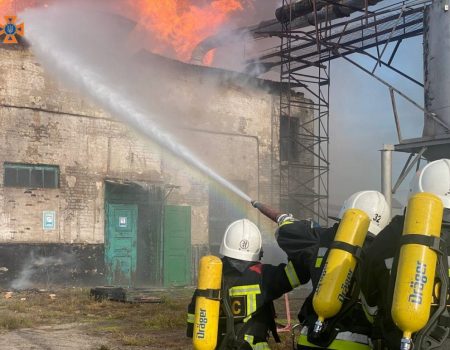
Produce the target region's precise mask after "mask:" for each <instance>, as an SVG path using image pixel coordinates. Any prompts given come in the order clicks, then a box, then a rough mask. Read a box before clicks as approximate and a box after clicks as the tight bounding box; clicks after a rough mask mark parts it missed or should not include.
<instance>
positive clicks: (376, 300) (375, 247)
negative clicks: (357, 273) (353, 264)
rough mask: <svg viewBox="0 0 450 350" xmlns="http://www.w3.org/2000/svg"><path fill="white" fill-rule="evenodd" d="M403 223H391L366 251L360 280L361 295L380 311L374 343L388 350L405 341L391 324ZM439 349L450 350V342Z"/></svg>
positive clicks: (396, 219)
mask: <svg viewBox="0 0 450 350" xmlns="http://www.w3.org/2000/svg"><path fill="white" fill-rule="evenodd" d="M403 222H404V216H396V217H394V218H393V219H392V221H391V222H390V223H389V225H388V226H386V227H385V228H384V229H383V230H382V231H381V232H380V233H379V234H378V236H377V237H376V239H375V240H374V242H373V243H372V244H371V246H370V248H369V249H368V250H367V252H366V257H365V260H364V263H363V265H362V275H363V276H364V278H363V279H362V280H361V291H362V292H363V293H364V295H365V296H366V301H367V304H368V305H369V306H371V307H376V308H378V311H377V316H376V318H375V325H374V329H373V334H372V339H373V341H374V342H376V341H377V339H380V340H381V341H382V342H383V343H384V347H385V348H387V349H389V350H390V349H395V350H397V349H399V347H400V340H401V337H402V332H401V331H400V330H399V329H398V328H397V326H396V325H395V324H394V321H393V320H392V316H391V307H392V298H393V293H394V286H395V276H396V272H397V265H398V256H399V252H400V247H401V245H400V239H401V237H402V232H403ZM443 227H445V225H444V226H443ZM446 230H447V229H446ZM449 243H450V242H449V241H448V238H447V242H446V244H447V255H448V252H450V248H449ZM432 312H433V308H432ZM413 340H414V339H413ZM439 349H446V350H447V349H450V342H448V341H447V342H446V343H445V344H444V345H442V346H441V347H439Z"/></svg>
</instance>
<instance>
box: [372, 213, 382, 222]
mask: <svg viewBox="0 0 450 350" xmlns="http://www.w3.org/2000/svg"><path fill="white" fill-rule="evenodd" d="M380 220H381V215H380V214H375V216H374V217H373V218H372V221H375V222H376V223H377V224H379V223H380Z"/></svg>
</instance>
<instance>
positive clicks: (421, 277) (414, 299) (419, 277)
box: [408, 261, 428, 304]
mask: <svg viewBox="0 0 450 350" xmlns="http://www.w3.org/2000/svg"><path fill="white" fill-rule="evenodd" d="M426 273H427V265H426V264H423V263H422V262H421V261H417V263H416V274H415V276H414V281H411V282H410V283H409V286H410V287H411V288H412V293H411V294H410V295H409V297H408V301H410V302H411V303H414V304H422V297H423V289H424V288H425V285H426V284H427V281H428V277H427V276H426Z"/></svg>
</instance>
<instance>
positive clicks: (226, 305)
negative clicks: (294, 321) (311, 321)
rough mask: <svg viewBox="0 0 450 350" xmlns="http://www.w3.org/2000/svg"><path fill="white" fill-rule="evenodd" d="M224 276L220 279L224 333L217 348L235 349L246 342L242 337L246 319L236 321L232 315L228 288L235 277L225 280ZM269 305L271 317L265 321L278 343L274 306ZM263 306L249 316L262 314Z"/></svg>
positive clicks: (232, 283) (247, 325)
mask: <svg viewBox="0 0 450 350" xmlns="http://www.w3.org/2000/svg"><path fill="white" fill-rule="evenodd" d="M224 280H225V278H223V279H222V289H221V293H220V294H221V302H222V306H223V308H222V310H223V312H224V314H225V317H226V334H225V336H224V337H223V339H222V341H221V342H220V345H219V346H218V348H217V349H218V350H231V349H233V350H235V349H242V348H243V346H244V345H245V344H246V341H245V339H244V335H245V332H246V331H247V330H248V328H249V323H248V321H247V322H246V323H243V322H239V321H238V322H236V318H235V317H234V315H233V312H232V310H231V300H230V294H229V289H230V287H231V286H233V285H234V284H235V282H236V280H237V277H234V278H233V277H231V278H227V282H225V281H224ZM268 307H270V311H271V313H272V315H271V316H272V317H269V318H268V319H267V321H268V322H269V324H268V328H269V331H270V332H271V333H272V336H273V338H274V339H275V341H276V342H277V343H280V342H281V340H280V337H279V336H278V333H277V327H276V324H275V320H274V317H275V308H274V306H273V302H271V303H270V305H268ZM265 311H266V309H265V308H259V309H258V310H257V311H256V312H254V313H253V314H251V316H250V317H251V318H253V317H255V316H257V315H260V314H262V313H263V312H265Z"/></svg>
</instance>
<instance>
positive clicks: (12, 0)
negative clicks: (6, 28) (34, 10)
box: [0, 0, 51, 23]
mask: <svg viewBox="0 0 450 350" xmlns="http://www.w3.org/2000/svg"><path fill="white" fill-rule="evenodd" d="M48 1H51V0H48ZM48 1H47V0H0V23H2V22H3V18H4V17H5V16H16V15H17V14H18V13H19V12H20V11H23V10H25V9H26V8H28V7H35V6H47V2H48Z"/></svg>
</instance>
